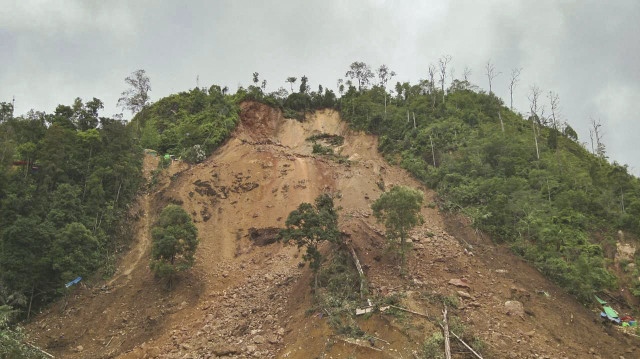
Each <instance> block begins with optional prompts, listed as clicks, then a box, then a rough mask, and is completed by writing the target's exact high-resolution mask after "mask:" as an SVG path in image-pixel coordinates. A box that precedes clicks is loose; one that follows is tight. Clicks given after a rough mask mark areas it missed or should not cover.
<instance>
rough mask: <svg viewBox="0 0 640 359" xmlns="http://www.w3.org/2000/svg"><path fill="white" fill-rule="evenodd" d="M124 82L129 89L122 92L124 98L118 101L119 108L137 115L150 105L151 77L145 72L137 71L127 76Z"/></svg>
mask: <svg viewBox="0 0 640 359" xmlns="http://www.w3.org/2000/svg"><path fill="white" fill-rule="evenodd" d="M124 82H126V83H127V84H128V85H129V89H127V90H125V91H124V92H122V95H121V96H122V97H120V99H118V107H122V108H123V109H126V110H129V111H131V114H136V113H138V112H140V111H141V110H142V109H143V108H145V107H146V106H147V105H148V104H149V92H150V91H151V84H150V80H149V76H147V74H146V72H145V71H144V70H137V71H134V72H133V73H131V75H129V76H127V77H126V78H125V79H124Z"/></svg>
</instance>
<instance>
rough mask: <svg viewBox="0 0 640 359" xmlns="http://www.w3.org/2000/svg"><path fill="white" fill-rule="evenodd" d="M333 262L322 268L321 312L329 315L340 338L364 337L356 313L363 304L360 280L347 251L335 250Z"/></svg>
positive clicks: (316, 295) (317, 302) (318, 294)
mask: <svg viewBox="0 0 640 359" xmlns="http://www.w3.org/2000/svg"><path fill="white" fill-rule="evenodd" d="M334 249H335V250H333V251H332V255H331V258H330V259H329V260H328V261H327V263H326V264H325V265H323V266H321V268H320V270H319V273H318V285H317V287H316V289H315V292H314V302H315V305H316V306H317V307H318V309H319V310H321V311H322V312H325V313H329V314H330V316H329V320H328V321H329V324H330V325H331V326H332V328H333V329H334V330H335V331H336V332H337V333H339V334H343V335H347V336H350V337H361V336H362V335H363V334H364V332H363V331H362V330H361V329H360V327H359V326H358V324H357V323H356V321H355V318H354V313H355V309H356V307H357V306H358V301H359V300H360V294H359V283H360V278H359V275H358V272H357V271H356V269H355V267H354V264H353V261H352V260H351V257H350V255H349V253H348V252H347V250H346V248H345V247H342V246H334Z"/></svg>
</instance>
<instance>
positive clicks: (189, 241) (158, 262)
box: [150, 204, 198, 285]
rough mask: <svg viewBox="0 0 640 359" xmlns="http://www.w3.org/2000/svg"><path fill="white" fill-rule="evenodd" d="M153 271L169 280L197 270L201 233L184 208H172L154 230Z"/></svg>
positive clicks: (164, 212)
mask: <svg viewBox="0 0 640 359" xmlns="http://www.w3.org/2000/svg"><path fill="white" fill-rule="evenodd" d="M151 238H152V239H153V246H152V247H151V264H150V267H151V270H152V271H153V272H154V273H156V275H158V276H159V277H166V278H168V279H169V285H170V283H171V280H172V279H173V277H174V275H175V274H176V273H177V272H180V271H184V270H186V269H189V268H191V267H192V266H193V263H194V257H193V256H194V254H195V252H196V249H197V247H198V229H197V228H196V226H195V225H194V224H193V221H192V219H191V216H190V215H189V213H187V212H186V211H185V210H184V209H182V207H180V206H177V205H173V204H172V205H168V206H167V207H165V208H164V209H163V210H162V213H161V214H160V218H158V221H157V222H156V223H155V224H154V226H153V228H152V230H151Z"/></svg>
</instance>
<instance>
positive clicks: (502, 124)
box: [498, 111, 504, 133]
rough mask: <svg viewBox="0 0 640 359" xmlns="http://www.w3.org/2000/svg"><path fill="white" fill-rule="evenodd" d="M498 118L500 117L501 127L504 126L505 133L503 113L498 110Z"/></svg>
mask: <svg viewBox="0 0 640 359" xmlns="http://www.w3.org/2000/svg"><path fill="white" fill-rule="evenodd" d="M498 118H499V119H500V127H502V133H504V122H503V121H502V114H500V111H498Z"/></svg>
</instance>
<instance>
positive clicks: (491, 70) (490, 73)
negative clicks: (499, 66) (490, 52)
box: [485, 59, 501, 94]
mask: <svg viewBox="0 0 640 359" xmlns="http://www.w3.org/2000/svg"><path fill="white" fill-rule="evenodd" d="M485 70H486V75H487V79H489V93H490V94H491V93H493V91H492V88H491V84H492V83H493V79H495V78H496V77H498V75H500V74H501V72H496V67H495V66H494V64H493V63H492V62H491V59H489V61H487V64H486V65H485Z"/></svg>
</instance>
